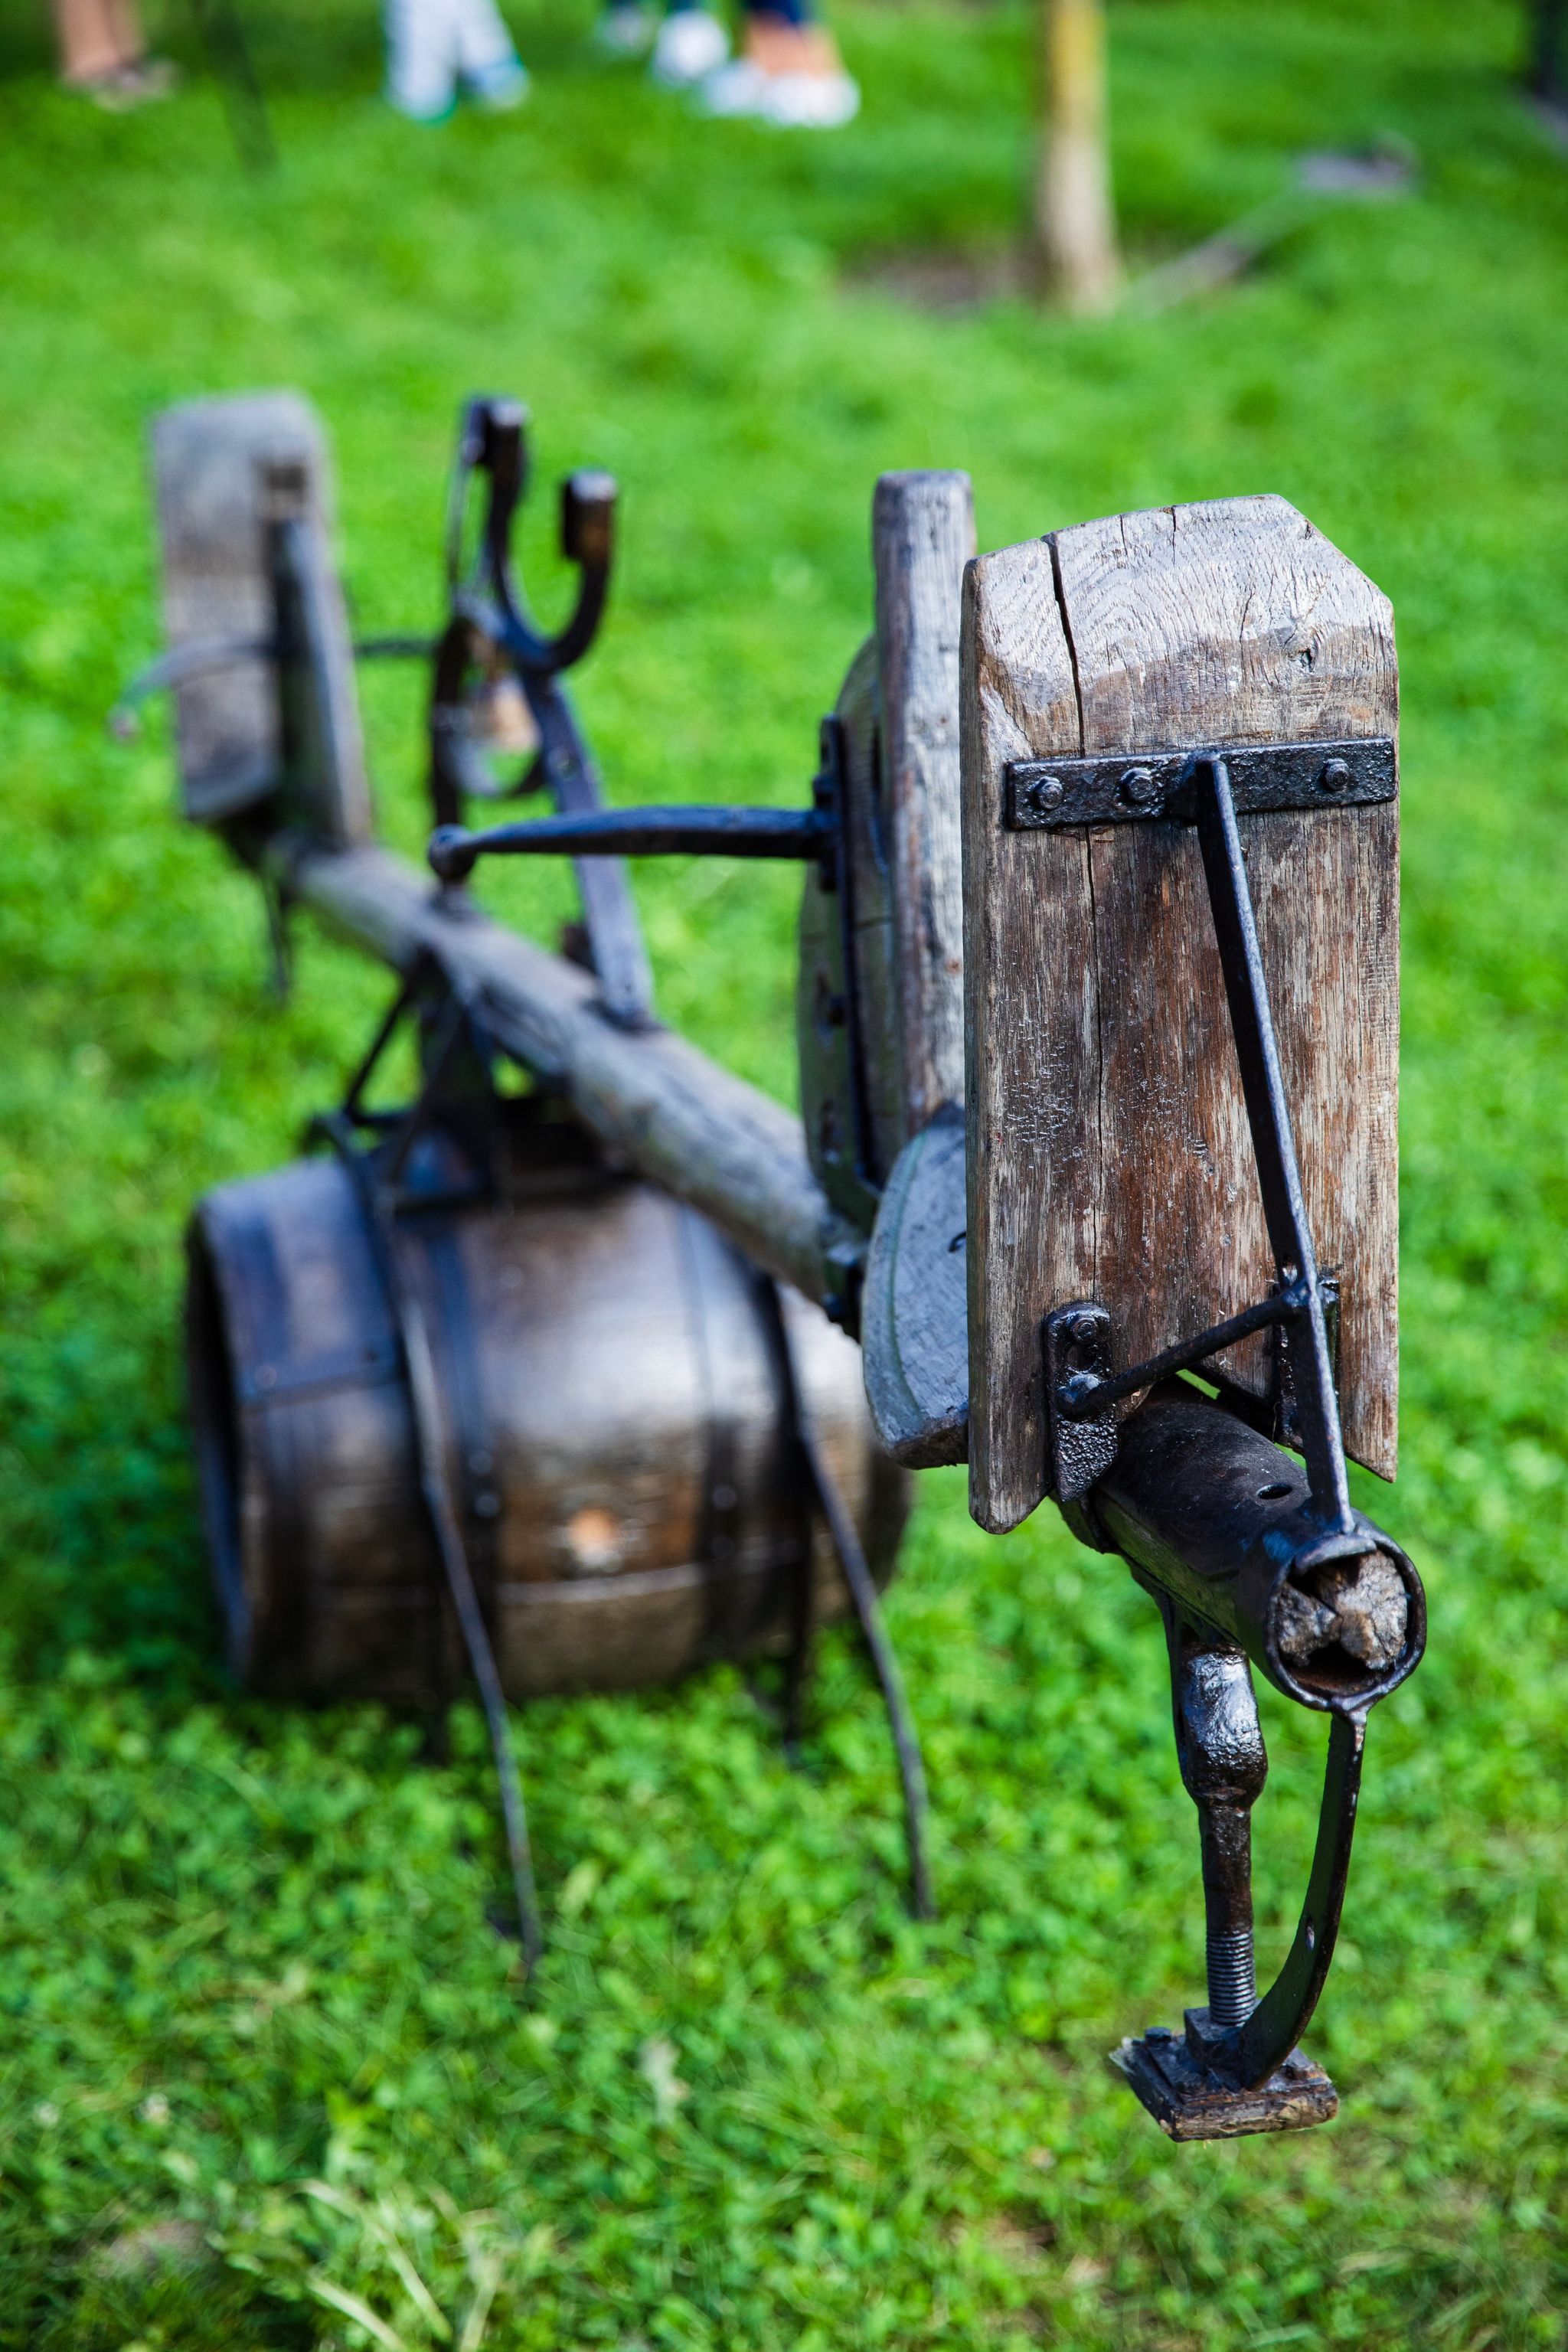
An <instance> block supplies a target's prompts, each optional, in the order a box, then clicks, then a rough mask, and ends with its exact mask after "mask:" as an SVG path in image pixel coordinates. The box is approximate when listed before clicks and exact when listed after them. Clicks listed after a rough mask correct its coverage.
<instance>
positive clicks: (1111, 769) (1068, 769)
mask: <svg viewBox="0 0 1568 2352" xmlns="http://www.w3.org/2000/svg"><path fill="white" fill-rule="evenodd" d="M1215 756H1216V757H1217V756H1218V755H1217V754H1216V755H1215ZM1224 756H1225V762H1226V771H1227V772H1228V774H1229V778H1230V790H1231V794H1232V797H1233V799H1234V801H1235V803H1236V807H1237V810H1238V812H1239V813H1240V814H1242V815H1243V816H1252V815H1258V814H1263V813H1264V812H1266V811H1268V810H1272V809H1344V808H1369V807H1372V806H1374V805H1375V804H1376V803H1379V802H1382V801H1391V800H1393V799H1394V797H1395V796H1396V794H1397V793H1398V790H1399V772H1398V756H1397V752H1396V750H1395V746H1394V739H1393V737H1392V736H1385V735H1377V736H1372V737H1364V736H1363V737H1357V738H1354V739H1352V740H1349V741H1346V742H1342V743H1240V744H1237V745H1235V746H1233V747H1232V748H1231V749H1229V750H1227V751H1226V753H1225V755H1224ZM1005 784H1006V799H1005V804H1004V809H1003V823H1004V824H1005V826H1006V827H1007V830H1008V831H1009V832H1011V833H1061V832H1064V831H1065V830H1066V829H1067V828H1068V826H1070V825H1075V824H1146V823H1147V822H1148V821H1149V820H1150V819H1151V818H1152V817H1166V818H1171V819H1173V820H1174V821H1175V822H1176V823H1178V824H1197V822H1198V796H1197V794H1196V793H1195V792H1194V789H1193V787H1194V766H1193V760H1192V757H1191V755H1190V754H1189V753H1187V752H1185V751H1136V752H1130V751H1111V752H1105V753H1101V754H1099V755H1098V756H1097V757H1095V758H1093V759H1089V760H1065V759H1064V760H1014V761H1010V762H1009V763H1008V766H1007V770H1006V776H1005Z"/></svg>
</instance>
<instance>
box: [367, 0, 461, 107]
mask: <svg viewBox="0 0 1568 2352" xmlns="http://www.w3.org/2000/svg"><path fill="white" fill-rule="evenodd" d="M384 21H385V26H386V95H387V99H388V100H389V102H390V103H391V104H392V105H393V106H395V107H396V109H397V110H398V112H399V113H400V114H406V115H408V116H409V117H410V119H411V120H412V121H416V122H442V121H445V120H446V118H447V115H448V114H450V112H451V111H452V106H453V101H454V100H455V98H456V96H457V73H458V58H457V49H458V42H457V33H456V29H455V27H454V26H453V23H452V6H451V0H385V16H384Z"/></svg>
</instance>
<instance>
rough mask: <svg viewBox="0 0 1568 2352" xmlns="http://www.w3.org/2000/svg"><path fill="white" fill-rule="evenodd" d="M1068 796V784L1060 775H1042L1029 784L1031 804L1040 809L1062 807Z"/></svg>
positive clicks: (1042, 810)
mask: <svg viewBox="0 0 1568 2352" xmlns="http://www.w3.org/2000/svg"><path fill="white" fill-rule="evenodd" d="M1066 796H1067V786H1066V785H1065V784H1064V783H1063V782H1062V780H1061V778H1060V777H1059V776H1041V777H1039V778H1037V781H1036V782H1034V783H1032V784H1031V785H1030V786H1029V805H1030V807H1031V808H1036V809H1039V810H1040V811H1041V812H1042V814H1043V813H1044V811H1046V810H1047V809H1054V808H1060V806H1061V804H1062V802H1063V800H1064V799H1065V798H1066Z"/></svg>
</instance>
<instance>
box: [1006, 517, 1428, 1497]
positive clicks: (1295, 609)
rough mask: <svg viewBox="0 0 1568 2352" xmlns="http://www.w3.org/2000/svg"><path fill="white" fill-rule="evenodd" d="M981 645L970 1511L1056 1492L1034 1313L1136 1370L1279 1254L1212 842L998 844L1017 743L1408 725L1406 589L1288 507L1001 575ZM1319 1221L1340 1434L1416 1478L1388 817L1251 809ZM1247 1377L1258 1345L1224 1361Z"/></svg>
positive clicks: (1052, 544)
mask: <svg viewBox="0 0 1568 2352" xmlns="http://www.w3.org/2000/svg"><path fill="white" fill-rule="evenodd" d="M964 625H965V644H964V656H963V673H964V679H963V726H964V741H963V761H964V785H963V791H964V816H963V822H964V913H965V958H966V979H967V994H966V1020H967V1056H968V1067H967V1078H968V1105H969V1117H970V1130H969V1137H970V1142H969V1156H970V1200H969V1216H968V1232H969V1244H968V1253H967V1254H968V1259H969V1270H970V1294H969V1297H970V1376H971V1429H970V1462H971V1500H972V1507H973V1510H974V1513H975V1516H976V1517H977V1518H979V1519H980V1520H981V1522H982V1523H983V1524H984V1525H985V1526H988V1527H996V1528H1002V1527H1009V1526H1012V1525H1014V1524H1016V1521H1017V1520H1018V1519H1020V1518H1022V1517H1025V1516H1026V1513H1027V1512H1028V1511H1030V1510H1031V1509H1033V1507H1034V1506H1035V1505H1036V1503H1037V1502H1038V1500H1039V1499H1040V1496H1041V1495H1042V1493H1043V1491H1044V1487H1045V1475H1046V1473H1045V1458H1044V1433H1043V1427H1042V1422H1041V1397H1040V1379H1041V1375H1040V1343H1039V1332H1040V1324H1041V1320H1042V1318H1043V1317H1044V1316H1045V1315H1046V1314H1047V1312H1048V1311H1049V1310H1050V1309H1051V1308H1052V1307H1056V1306H1059V1305H1063V1304H1065V1303H1067V1302H1068V1300H1070V1299H1072V1298H1075V1297H1097V1298H1099V1299H1100V1300H1102V1301H1103V1302H1104V1303H1105V1305H1107V1306H1108V1307H1110V1310H1111V1313H1112V1316H1113V1318H1114V1325H1115V1329H1116V1333H1117V1340H1118V1345H1119V1348H1120V1349H1121V1355H1122V1360H1125V1361H1135V1360H1138V1359H1139V1358H1140V1357H1142V1356H1144V1355H1147V1354H1151V1353H1152V1352H1153V1351H1154V1350H1155V1349H1158V1348H1161V1347H1163V1346H1165V1345H1167V1344H1169V1343H1170V1342H1172V1341H1174V1340H1176V1339H1182V1338H1184V1337H1186V1336H1187V1335H1188V1334H1190V1333H1191V1332H1193V1331H1195V1330H1198V1329H1201V1328H1203V1326H1204V1325H1205V1323H1207V1322H1210V1321H1213V1320H1215V1319H1216V1318H1219V1317H1221V1316H1223V1315H1226V1314H1230V1313H1232V1312H1234V1311H1235V1310H1237V1308H1239V1307H1243V1306H1245V1305H1247V1304H1248V1303H1249V1302H1250V1301H1251V1300H1253V1299H1255V1298H1258V1297H1261V1296H1263V1294H1264V1292H1265V1291H1266V1290H1267V1288H1268V1284H1269V1281H1270V1280H1271V1278H1272V1264H1271V1261H1270V1258H1269V1255H1268V1246H1267V1241H1266V1238H1265V1234H1264V1229H1263V1222H1262V1213H1261V1210H1260V1207H1259V1204H1258V1183H1257V1173H1256V1167H1255V1163H1254V1160H1253V1156H1252V1150H1251V1146H1250V1141H1249V1139H1248V1136H1247V1125H1246V1117H1245V1111H1244V1109H1243V1106H1242V1100H1241V1092H1240V1085H1239V1080H1238V1077H1237V1069H1236V1056H1235V1047H1234V1043H1233V1040H1232V1037H1231V1033H1230V1025H1229V1019H1228V1015H1227V1013H1226V1004H1225V998H1224V992H1223V988H1222V983H1221V979H1220V973H1219V965H1218V956H1217V952H1216V950H1215V944H1214V935H1213V928H1212V921H1211V919H1210V915H1209V910H1208V904H1207V898H1206V894H1205V888H1204V883H1203V877H1202V867H1201V863H1200V860H1199V857H1198V852H1197V845H1196V842H1195V839H1194V836H1193V835H1192V834H1191V832H1190V831H1189V830H1188V829H1187V828H1185V827H1183V826H1180V825H1177V824H1171V823H1166V822H1163V821H1157V822H1153V823H1150V824H1122V825H1114V826H1104V827H1100V828H1099V829H1098V830H1093V831H1090V830H1087V829H1086V830H1084V831H1075V832H1072V833H1061V834H1047V833H1009V832H1007V831H1005V829H1004V828H1003V825H1002V822H1001V812H1002V805H1003V799H1002V795H1003V773H1004V770H1005V764H1006V762H1007V761H1009V760H1011V759H1016V758H1039V757H1046V756H1048V755H1050V754H1052V753H1066V754H1070V753H1074V752H1079V751H1081V752H1086V753H1094V752H1107V751H1130V752H1136V751H1166V750H1177V749H1184V748H1200V747H1203V746H1205V745H1208V744H1219V745H1224V744H1226V743H1234V742H1264V741H1269V740H1273V741H1290V740H1314V739H1316V740H1325V739H1331V738H1334V737H1350V736H1358V735H1359V736H1373V735H1392V734H1394V731H1395V729H1396V726H1397V718H1398V688H1397V671H1396V667H1395V662H1394V639H1393V624H1392V617H1391V614H1390V611H1389V607H1388V604H1387V601H1386V599H1385V598H1384V597H1383V596H1382V595H1381V594H1380V593H1379V592H1378V591H1377V590H1376V589H1375V588H1374V587H1373V585H1372V583H1370V582H1369V581H1367V580H1366V579H1365V578H1364V577H1363V575H1362V574H1361V573H1360V572H1357V571H1356V569H1355V568H1354V566H1353V565H1352V564H1351V563H1350V562H1348V561H1347V560H1346V558H1345V557H1344V556H1342V554H1340V552H1339V551H1338V550H1337V549H1335V548H1334V547H1332V546H1331V544H1330V542H1329V541H1327V540H1325V539H1324V538H1323V537H1322V535H1321V533H1320V532H1318V531H1317V530H1314V529H1313V528H1312V526H1311V525H1310V523H1308V522H1307V521H1306V520H1304V518H1303V517H1301V516H1300V515H1299V514H1298V513H1296V511H1295V510H1294V509H1292V508H1291V507H1289V505H1287V504H1286V502H1285V501H1284V500H1283V499H1274V498H1256V499H1226V500H1218V501H1214V502H1212V503H1209V504H1205V505H1200V506H1193V507H1179V508H1175V509H1170V508H1165V509H1159V510H1157V511H1155V512H1152V513H1150V514H1142V515H1129V516H1121V517H1116V518H1112V519H1111V520H1109V521H1105V522H1099V523H1090V524H1085V525H1083V526H1081V527H1079V529H1077V530H1067V531H1062V532H1059V533H1058V534H1056V535H1055V536H1054V537H1053V538H1052V539H1050V540H1048V541H1033V542H1030V543H1028V544H1027V545H1026V546H1023V547H1018V548H1009V549H1005V550H1004V551H1001V552H1000V553H998V554H995V555H991V556H987V557H984V558H983V559H982V560H981V561H980V562H978V563H977V564H976V565H975V566H974V567H973V571H972V572H971V574H970V588H969V593H968V595H967V597H966V605H965V622H964ZM1241 825H1242V835H1243V840H1244V844H1245V845H1246V849H1247V860H1248V873H1249V877H1250V882H1251V887H1252V893H1253V898H1254V901H1255V904H1256V908H1257V913H1258V930H1259V935H1260V939H1261V941H1262V947H1263V954H1264V961H1265V966H1266V969H1267V971H1268V983H1269V989H1270V994H1271V998H1272V1002H1273V1007H1274V1014H1275V1021H1276V1026H1277V1029H1278V1032H1279V1044H1280V1051H1281V1058H1282V1062H1283V1066H1284V1071H1285V1077H1286V1083H1287V1087H1288V1088H1289V1095H1290V1099H1291V1107H1292V1112H1293V1116H1294V1120H1295V1130H1296V1142H1297V1150H1298V1155H1299V1158H1300V1164H1301V1173H1302V1181H1303V1186H1304V1190H1305V1194H1306V1201H1307V1206H1308V1211H1309V1214H1310V1218H1311V1221H1312V1225H1313V1231H1314V1234H1315V1235H1316V1238H1317V1244H1318V1250H1319V1255H1320V1259H1321V1263H1322V1264H1323V1265H1324V1266H1325V1267H1330V1268H1333V1269H1334V1270H1335V1271H1337V1273H1338V1275H1339V1277H1340V1281H1341V1286H1342V1301H1343V1304H1342V1341H1341V1360H1340V1378H1341V1396H1342V1412H1343V1416H1344V1423H1345V1435H1346V1443H1347V1445H1348V1447H1349V1450H1350V1451H1351V1452H1352V1454H1355V1455H1356V1457H1357V1458H1358V1459H1360V1460H1361V1461H1363V1462H1364V1463H1366V1464H1367V1465H1369V1466H1370V1467H1372V1468H1373V1469H1374V1470H1376V1471H1378V1472H1380V1473H1381V1474H1382V1475H1384V1476H1392V1475H1393V1473H1394V1461H1395V1415H1396V1400H1397V1388H1396V1308H1397V1290H1396V1282H1397V1272H1396V1257H1397V1143H1396V1124H1395V1122H1396V1112H1397V1051H1398V873H1397V859H1398V818H1397V809H1396V805H1395V804H1389V805H1387V806H1386V807H1379V808H1373V809H1363V810H1357V811H1354V812H1351V813H1345V814H1332V815H1323V816H1319V815H1316V814H1295V813H1279V814H1268V815H1260V816H1249V817H1244V818H1243V819H1242V820H1241ZM1220 1369H1222V1370H1224V1371H1225V1372H1226V1375H1227V1376H1228V1377H1229V1378H1231V1379H1233V1380H1236V1381H1238V1382H1239V1383H1241V1384H1242V1385H1243V1386H1245V1387H1247V1388H1248V1389H1250V1390H1252V1391H1254V1392H1255V1393H1263V1392H1265V1391H1266V1386H1267V1359H1266V1357H1265V1353H1264V1347H1263V1343H1261V1342H1259V1341H1257V1340H1255V1341H1252V1342H1249V1343H1247V1347H1245V1348H1244V1349H1237V1350H1235V1351H1233V1353H1232V1355H1231V1357H1230V1358H1228V1359H1226V1360H1225V1361H1224V1362H1223V1363H1222V1365H1221V1367H1220Z"/></svg>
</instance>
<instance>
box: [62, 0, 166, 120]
mask: <svg viewBox="0 0 1568 2352" xmlns="http://www.w3.org/2000/svg"><path fill="white" fill-rule="evenodd" d="M51 5H52V6H53V9H54V17H55V35H56V38H57V39H58V43H59V52H60V79H61V81H63V82H64V84H65V86H66V88H67V89H79V90H80V91H81V92H82V93H83V95H84V96H85V97H87V98H90V99H91V100H93V103H94V104H95V105H97V106H102V107H107V108H108V109H109V110H110V112H111V113H115V114H121V113H123V112H125V111H126V110H127V109H128V108H130V107H132V106H145V105H146V104H147V102H148V100H150V99H154V98H166V97H167V96H168V93H169V92H170V90H171V89H173V88H174V81H175V74H174V67H173V66H172V65H169V64H166V63H165V61H164V60H163V58H150V57H149V56H148V54H147V44H146V42H145V41H144V40H143V39H142V23H141V19H140V17H139V16H138V15H137V12H136V0H51Z"/></svg>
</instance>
